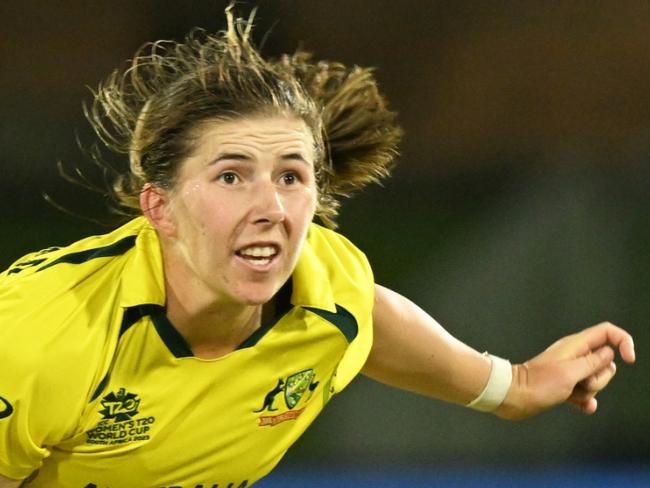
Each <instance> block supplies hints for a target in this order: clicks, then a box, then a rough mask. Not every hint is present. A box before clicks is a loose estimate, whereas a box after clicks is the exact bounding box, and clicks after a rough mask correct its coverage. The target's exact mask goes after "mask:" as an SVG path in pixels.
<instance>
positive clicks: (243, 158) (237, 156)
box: [208, 152, 312, 166]
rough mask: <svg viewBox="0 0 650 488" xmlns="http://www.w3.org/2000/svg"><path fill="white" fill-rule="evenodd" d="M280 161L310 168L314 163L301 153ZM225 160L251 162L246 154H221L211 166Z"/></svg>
mask: <svg viewBox="0 0 650 488" xmlns="http://www.w3.org/2000/svg"><path fill="white" fill-rule="evenodd" d="M280 159H282V160H283V161H299V162H302V163H305V164H306V165H308V166H312V163H311V162H309V161H308V160H306V159H305V158H304V156H303V155H302V154H300V153H297V152H296V153H289V154H283V155H282V156H280ZM224 160H234V161H243V162H251V158H250V157H248V156H246V155H245V154H242V153H230V152H229V153H221V154H219V155H218V156H217V157H216V158H214V159H213V160H212V161H210V163H208V164H209V165H213V164H216V163H218V162H219V161H224Z"/></svg>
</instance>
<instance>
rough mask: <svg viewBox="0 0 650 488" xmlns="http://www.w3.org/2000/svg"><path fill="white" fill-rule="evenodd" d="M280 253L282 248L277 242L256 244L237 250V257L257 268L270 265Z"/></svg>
mask: <svg viewBox="0 0 650 488" xmlns="http://www.w3.org/2000/svg"><path fill="white" fill-rule="evenodd" d="M279 254H280V249H279V247H278V246H277V245H275V244H270V245H269V244H265V245H259V244H256V245H251V246H246V247H243V248H241V249H239V250H238V251H235V255H236V256H237V257H239V258H240V259H242V260H243V261H245V262H246V263H247V264H249V265H251V266H253V267H255V268H264V267H267V266H269V265H270V264H271V263H272V262H273V261H274V260H275V258H276V257H277V256H278V255H279Z"/></svg>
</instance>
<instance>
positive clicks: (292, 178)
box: [280, 171, 300, 186]
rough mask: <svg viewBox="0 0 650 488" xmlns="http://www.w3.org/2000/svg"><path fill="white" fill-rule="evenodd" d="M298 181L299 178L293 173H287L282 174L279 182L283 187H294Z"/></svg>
mask: <svg viewBox="0 0 650 488" xmlns="http://www.w3.org/2000/svg"><path fill="white" fill-rule="evenodd" d="M299 181H300V177H299V176H298V175H297V174H296V173H295V172H293V171H287V172H286V173H282V175H281V176H280V182H281V183H282V184H283V185H287V186H290V185H295V184H296V183H298V182H299Z"/></svg>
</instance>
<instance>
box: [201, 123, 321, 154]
mask: <svg viewBox="0 0 650 488" xmlns="http://www.w3.org/2000/svg"><path fill="white" fill-rule="evenodd" d="M195 137H196V151H197V152H201V151H202V150H207V151H214V150H218V149H223V148H230V149H237V148H238V147H239V148H241V149H243V150H246V149H250V150H255V149H257V150H263V151H269V150H271V151H273V150H277V151H284V150H293V151H300V152H304V153H305V156H306V157H310V158H312V157H313V155H314V137H313V135H312V133H311V130H310V129H309V127H308V126H307V124H306V123H305V122H304V121H303V120H302V119H300V118H298V117H295V116H284V115H277V116H256V117H241V118H236V119H232V120H212V121H207V122H204V123H203V124H201V126H200V127H199V128H198V129H197V132H196V134H195Z"/></svg>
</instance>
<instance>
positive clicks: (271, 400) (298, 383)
mask: <svg viewBox="0 0 650 488" xmlns="http://www.w3.org/2000/svg"><path fill="white" fill-rule="evenodd" d="M315 377H316V373H315V372H314V370H313V369H306V370H304V371H300V372H299V373H295V374H292V375H291V376H289V377H287V378H286V379H284V378H279V379H278V382H277V384H276V385H275V387H274V388H273V389H271V390H270V391H269V392H268V393H267V394H266V395H265V396H264V401H263V403H262V406H261V407H260V408H259V409H258V410H254V411H253V412H254V413H260V412H264V411H267V412H275V411H278V410H280V411H281V413H278V414H274V415H262V416H260V418H259V425H260V426H264V425H270V426H273V425H277V424H279V423H281V422H285V421H287V420H294V419H296V418H298V417H299V416H300V414H302V412H303V410H304V409H305V406H306V405H307V402H308V401H309V399H310V398H311V396H312V395H313V394H314V390H316V388H317V387H318V383H319V382H318V381H314V378H315ZM280 393H283V397H284V403H285V406H286V408H283V407H282V406H281V405H276V404H277V403H281V400H280V401H277V402H276V397H277V396H278V395H280ZM280 398H282V396H280ZM300 403H302V404H303V406H302V408H297V409H295V410H294V408H295V407H296V406H298V404H300Z"/></svg>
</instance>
